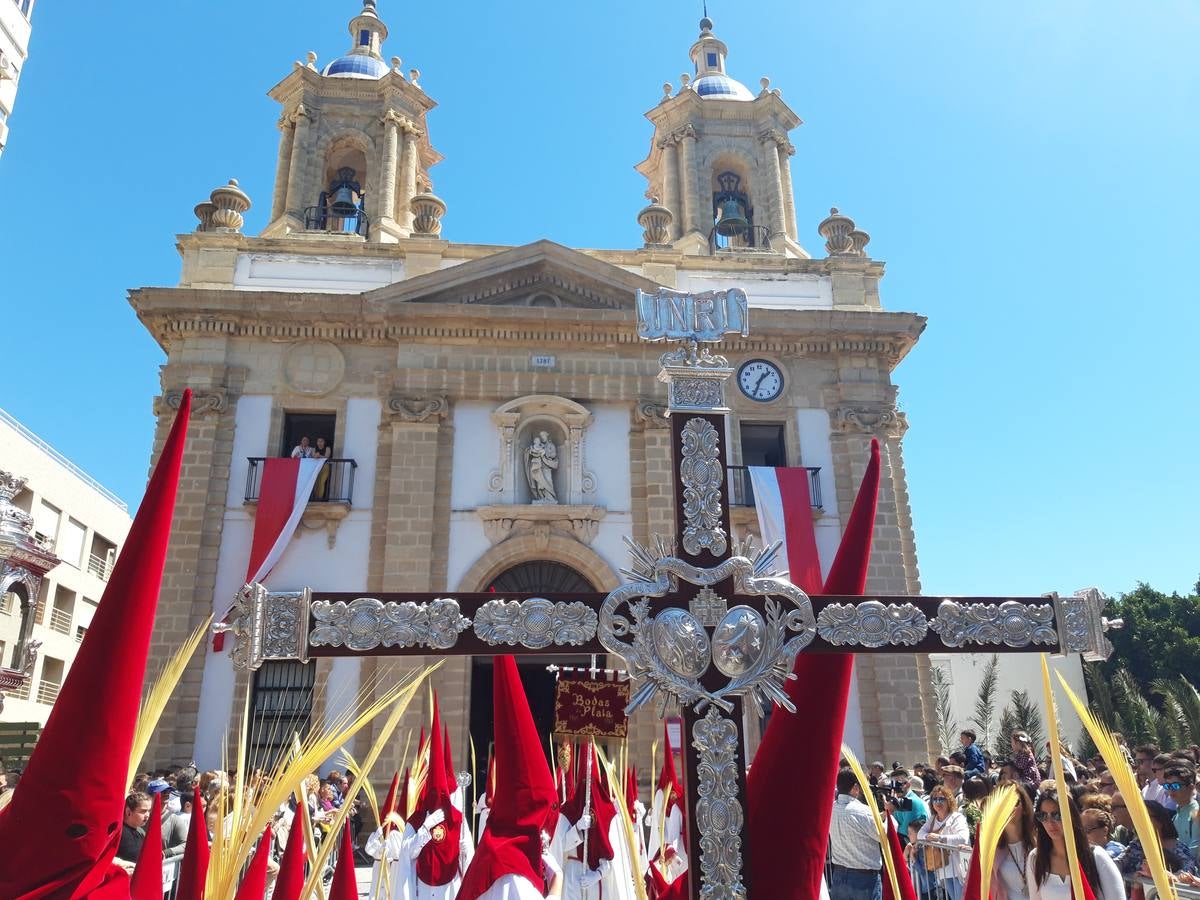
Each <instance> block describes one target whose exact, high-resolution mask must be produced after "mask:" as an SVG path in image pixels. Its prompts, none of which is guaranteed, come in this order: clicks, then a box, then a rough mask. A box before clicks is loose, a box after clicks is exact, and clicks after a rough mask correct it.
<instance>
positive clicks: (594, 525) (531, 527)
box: [475, 503, 608, 544]
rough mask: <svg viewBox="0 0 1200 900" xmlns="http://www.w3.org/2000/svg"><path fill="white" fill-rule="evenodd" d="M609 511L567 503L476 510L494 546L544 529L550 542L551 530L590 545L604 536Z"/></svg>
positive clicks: (480, 508) (479, 508)
mask: <svg viewBox="0 0 1200 900" xmlns="http://www.w3.org/2000/svg"><path fill="white" fill-rule="evenodd" d="M607 512H608V510H606V509H605V508H604V507H603V506H592V505H586V504H578V505H576V504H565V503H554V504H549V503H546V504H537V505H534V504H530V505H524V504H519V505H512V506H508V505H505V506H480V507H478V508H476V510H475V513H476V515H478V516H479V518H480V520H481V521H482V522H483V533H484V534H485V535H487V538H488V540H489V541H491V542H492V543H493V544H499V543H500V542H501V541H506V540H508V539H509V538H510V537H515V536H517V535H521V534H535V535H537V534H539V533H541V532H542V531H543V530H544V534H545V538H546V543H549V539H550V530H551V529H553V530H554V531H557V532H559V533H561V534H564V535H566V536H567V537H570V538H574V539H575V540H577V541H579V542H580V543H581V544H590V543H592V541H594V540H595V539H596V535H597V534H599V533H600V520H601V519H603V518H604V516H605V515H606V514H607Z"/></svg>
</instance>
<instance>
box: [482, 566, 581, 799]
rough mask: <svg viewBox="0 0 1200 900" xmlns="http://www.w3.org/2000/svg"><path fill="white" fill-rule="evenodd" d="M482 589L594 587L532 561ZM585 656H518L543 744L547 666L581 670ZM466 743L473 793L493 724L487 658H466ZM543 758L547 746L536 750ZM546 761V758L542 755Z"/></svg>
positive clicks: (547, 724) (550, 697)
mask: <svg viewBox="0 0 1200 900" xmlns="http://www.w3.org/2000/svg"><path fill="white" fill-rule="evenodd" d="M484 590H486V591H489V592H492V593H496V594H501V595H503V594H542V593H546V594H549V593H555V594H562V593H571V592H579V593H592V592H594V591H595V590H596V588H595V587H594V586H593V585H592V583H591V582H590V581H588V580H587V579H586V578H584V577H583V575H581V574H579V572H577V571H575V570H574V569H572V568H571V567H570V566H567V565H564V564H562V563H559V562H552V561H550V560H533V561H530V562H524V563H519V564H518V565H516V566H513V567H512V568H511V569H507V570H506V571H504V572H502V573H500V574H499V575H497V576H496V577H495V578H494V579H492V582H491V583H490V584H489V585H488V586H487V587H486V588H484ZM589 662H590V657H588V656H563V655H551V656H518V657H517V669H518V671H519V672H520V673H521V684H522V685H524V687H525V695H526V696H527V697H528V698H529V708H530V711H531V712H532V713H533V721H534V724H535V725H536V726H537V730H538V734H540V735H541V736H542V739H543V742H545V741H546V739H547V738H548V737H549V735H550V732H551V730H552V729H553V728H554V685H555V678H554V673H553V672H547V671H546V667H547V666H549V665H552V664H553V665H559V666H586V665H588V664H589ZM470 724H471V740H472V741H473V742H474V743H475V754H476V758H475V771H474V772H472V777H473V778H474V779H475V782H474V783H475V784H477V785H478V786H479V790H481V791H482V790H483V779H484V778H486V777H487V761H488V754H489V752H490V750H491V746H492V735H493V733H494V728H495V722H494V719H493V705H492V657H490V656H474V657H472V658H471V723H470ZM542 750H543V752H545V753H547V754H549V750H550V748H549V744H548V743H545V745H544V746H543V747H542ZM547 758H548V757H547Z"/></svg>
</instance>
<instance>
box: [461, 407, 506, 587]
mask: <svg viewBox="0 0 1200 900" xmlns="http://www.w3.org/2000/svg"><path fill="white" fill-rule="evenodd" d="M498 405H499V404H493V403H478V402H462V401H460V402H456V403H455V404H454V473H453V475H452V477H451V480H450V508H451V509H452V510H463V509H475V507H477V506H486V505H487V504H489V503H491V502H492V495H491V493H490V492H489V491H488V477H489V476H490V475H491V473H492V471H493V470H494V469H496V468H498V467H499V465H500V434H499V432H498V431H497V429H496V426H495V425H494V424H492V419H491V415H492V412H493V410H495V408H496V407H497V406H498ZM460 461H462V462H463V464H462V465H460V464H459V463H460ZM467 461H470V464H467ZM482 533H483V531H482V527H481V528H480V534H481V535H482ZM453 537H454V535H453V531H452V532H451V541H450V547H451V548H452V550H453V548H454V546H455V542H454V540H453ZM452 557H453V553H452ZM464 571H465V570H464ZM456 583H457V582H456V581H455V580H454V578H450V584H451V585H454V584H456Z"/></svg>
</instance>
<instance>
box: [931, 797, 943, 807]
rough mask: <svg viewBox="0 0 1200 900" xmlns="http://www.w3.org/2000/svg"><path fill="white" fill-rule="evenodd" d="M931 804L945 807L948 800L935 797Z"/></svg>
mask: <svg viewBox="0 0 1200 900" xmlns="http://www.w3.org/2000/svg"><path fill="white" fill-rule="evenodd" d="M929 802H930V803H932V804H934V805H935V806H944V805H945V804H946V798H945V797H934V798H933V799H931V800H930V801H929Z"/></svg>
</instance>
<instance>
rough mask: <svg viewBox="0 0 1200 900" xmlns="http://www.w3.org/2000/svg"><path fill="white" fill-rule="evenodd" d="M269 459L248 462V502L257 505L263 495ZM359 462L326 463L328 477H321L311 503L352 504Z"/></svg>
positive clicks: (310, 499) (333, 461)
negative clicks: (263, 479) (264, 476)
mask: <svg viewBox="0 0 1200 900" xmlns="http://www.w3.org/2000/svg"><path fill="white" fill-rule="evenodd" d="M266 461H267V457H265V456H251V457H249V459H248V460H247V462H249V463H250V468H249V469H248V470H247V472H246V502H247V503H257V502H258V501H259V498H260V496H261V494H262V474H263V469H264V468H265V464H266ZM357 468H358V462H357V461H356V460H353V459H329V460H326V461H325V471H326V472H327V473H328V476H327V477H320V478H318V481H317V488H316V489H314V491H313V496H312V497H310V498H309V501H308V502H309V503H310V504H311V503H345V504H346V505H349V504H350V500H351V498H352V497H353V496H354V471H355V470H356V469H357Z"/></svg>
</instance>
